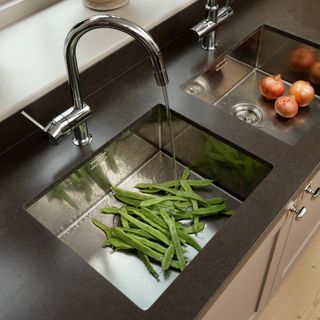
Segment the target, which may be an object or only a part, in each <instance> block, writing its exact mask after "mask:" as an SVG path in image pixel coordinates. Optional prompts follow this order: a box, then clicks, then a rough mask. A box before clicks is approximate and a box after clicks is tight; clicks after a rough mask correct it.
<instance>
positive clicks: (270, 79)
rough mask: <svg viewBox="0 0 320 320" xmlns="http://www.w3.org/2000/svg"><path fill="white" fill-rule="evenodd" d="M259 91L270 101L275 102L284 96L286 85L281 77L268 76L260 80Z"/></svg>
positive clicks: (278, 75)
mask: <svg viewBox="0 0 320 320" xmlns="http://www.w3.org/2000/svg"><path fill="white" fill-rule="evenodd" d="M259 89H260V92H261V94H262V95H263V96H264V97H265V98H266V99H268V100H275V99H277V98H279V97H280V96H282V95H283V93H284V89H285V87H284V83H283V81H282V79H281V75H280V74H277V75H274V76H266V77H264V78H262V79H261V80H260V85H259Z"/></svg>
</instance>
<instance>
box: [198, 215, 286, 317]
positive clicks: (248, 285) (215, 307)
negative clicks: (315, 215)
mask: <svg viewBox="0 0 320 320" xmlns="http://www.w3.org/2000/svg"><path fill="white" fill-rule="evenodd" d="M285 222H286V217H283V218H282V219H281V221H280V222H279V223H278V224H277V225H276V227H274V228H273V230H272V231H271V233H270V234H269V235H268V236H267V238H266V239H265V240H264V241H263V242H262V244H261V245H260V246H259V247H258V248H257V250H256V251H255V252H254V253H253V255H252V256H251V257H250V258H249V260H248V261H247V262H246V263H245V265H244V266H243V267H242V269H241V270H240V271H239V272H238V273H237V275H236V276H235V278H234V279H233V280H232V281H231V283H230V284H229V285H228V287H227V288H226V289H225V290H224V291H223V292H222V294H221V295H220V297H219V298H218V299H217V300H216V301H215V302H214V303H211V305H210V303H209V304H208V305H207V307H206V308H205V309H204V310H203V311H202V312H201V313H200V315H199V316H198V318H197V319H201V320H213V319H219V320H220V319H223V320H235V319H237V320H249V319H253V318H254V317H255V315H256V313H257V311H258V310H259V309H260V307H262V305H263V304H265V303H266V302H267V300H268V298H267V297H268V296H269V294H268V293H269V291H270V289H271V284H272V282H273V278H274V276H275V271H276V267H275V266H278V263H279V261H274V258H276V259H278V258H280V255H279V254H275V252H276V250H277V247H278V244H279V241H280V239H281V238H283V236H282V227H283V226H284V225H285ZM281 252H282V250H281ZM270 273H273V275H270ZM264 289H266V291H268V292H267V293H266V291H265V290H264Z"/></svg>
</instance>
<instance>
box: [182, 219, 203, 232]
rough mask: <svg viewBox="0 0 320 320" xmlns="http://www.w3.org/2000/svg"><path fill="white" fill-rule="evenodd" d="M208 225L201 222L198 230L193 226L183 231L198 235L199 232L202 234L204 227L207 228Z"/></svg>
mask: <svg viewBox="0 0 320 320" xmlns="http://www.w3.org/2000/svg"><path fill="white" fill-rule="evenodd" d="M205 225H206V223H205V222H201V221H200V222H199V223H198V227H197V228H196V227H195V225H191V226H189V227H186V228H184V229H183V231H184V232H185V233H188V234H191V233H198V232H201V231H202V230H203V229H204V227H205Z"/></svg>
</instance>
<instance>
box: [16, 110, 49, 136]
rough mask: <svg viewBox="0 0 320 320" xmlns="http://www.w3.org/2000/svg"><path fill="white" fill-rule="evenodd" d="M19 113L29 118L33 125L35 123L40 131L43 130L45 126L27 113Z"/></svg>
mask: <svg viewBox="0 0 320 320" xmlns="http://www.w3.org/2000/svg"><path fill="white" fill-rule="evenodd" d="M21 114H22V115H23V116H25V117H26V118H27V119H28V120H30V121H31V122H32V123H33V124H34V125H36V126H37V127H38V128H39V129H41V131H45V127H44V126H43V125H41V124H40V123H39V122H38V121H37V120H35V119H34V118H32V117H31V116H30V115H29V114H28V113H26V112H25V111H23V110H22V111H21Z"/></svg>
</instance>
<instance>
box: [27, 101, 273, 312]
mask: <svg viewBox="0 0 320 320" xmlns="http://www.w3.org/2000/svg"><path fill="white" fill-rule="evenodd" d="M161 119H166V117H165V108H164V107H162V106H161V107H156V108H154V109H153V110H151V111H150V112H148V113H147V114H146V115H144V116H143V117H142V118H141V119H140V120H138V121H137V122H136V123H134V124H133V125H132V126H131V127H130V128H129V129H127V130H125V131H124V132H123V133H122V134H120V135H119V136H118V137H116V138H115V139H114V140H113V141H112V142H110V143H108V144H107V145H106V146H105V147H104V148H103V150H102V151H100V152H99V153H98V154H97V155H95V156H94V157H93V158H92V159H91V160H90V161H89V162H88V163H86V164H84V165H83V166H82V167H80V168H78V169H77V170H75V171H74V172H72V173H71V174H69V175H68V176H67V177H66V178H65V179H64V180H63V181H61V182H59V183H58V184H57V185H55V186H53V187H52V188H51V189H50V190H49V191H47V192H46V193H45V194H42V195H41V196H39V197H38V198H37V199H36V200H34V201H33V202H32V204H31V205H30V206H29V207H28V209H27V210H28V212H29V213H30V214H31V215H32V216H33V217H35V218H36V219H37V220H38V221H40V222H41V223H42V224H43V225H44V226H45V227H46V228H47V229H49V230H50V231H51V232H52V233H53V234H54V235H55V236H56V237H58V238H59V239H60V240H61V241H63V242H64V243H65V244H67V245H68V246H69V247H70V248H71V249H73V250H74V251H75V252H76V253H77V254H78V255H79V256H80V257H81V258H83V259H84V260H85V261H86V262H87V263H88V264H89V265H91V266H92V267H93V268H94V269H95V270H96V271H98V272H99V273H100V274H101V275H102V276H103V277H104V278H106V279H107V280H108V281H109V282H111V283H112V284H113V285H114V286H115V287H117V288H118V289H119V290H120V291H121V292H122V293H123V294H125V295H126V296H127V297H128V298H129V299H131V300H132V301H133V302H134V303H135V304H136V305H138V306H139V307H140V308H142V309H148V308H149V307H150V306H151V305H152V304H153V303H154V302H155V301H156V300H157V299H158V298H159V296H160V295H161V294H162V293H163V292H164V291H165V290H166V289H167V288H168V286H169V285H170V284H171V283H172V282H173V281H174V279H175V278H176V277H177V276H178V275H179V273H178V272H175V271H171V270H170V271H169V272H167V273H166V274H163V273H162V272H161V267H160V266H158V265H157V266H155V267H156V268H157V271H158V272H159V273H160V281H159V282H157V281H156V280H155V279H154V278H153V277H151V276H150V275H149V274H148V273H147V272H146V270H145V267H144V265H143V264H142V262H141V261H140V260H139V259H138V258H137V257H136V256H134V255H131V254H129V253H124V252H116V253H115V252H112V249H110V248H105V249H104V248H101V244H102V243H103V241H104V240H105V236H104V234H103V233H102V232H101V231H100V230H98V229H97V228H96V227H94V226H93V225H92V223H91V219H93V218H96V219H98V220H100V221H101V222H103V223H104V224H106V225H109V226H112V225H113V224H114V217H113V216H110V215H102V214H101V213H100V208H102V207H105V206H116V205H117V204H118V205H119V203H117V201H116V200H115V199H114V198H113V196H112V195H111V194H110V186H111V185H119V186H121V187H123V188H127V189H130V188H133V187H134V185H136V184H137V183H138V182H163V181H166V180H169V179H172V175H173V174H172V157H171V153H170V150H171V147H170V143H169V134H168V128H167V124H166V123H165V122H162V121H161ZM172 124H173V130H174V140H175V147H176V156H177V161H178V163H177V167H178V168H177V169H178V174H181V173H182V171H183V169H184V168H185V166H190V168H191V169H192V176H193V178H201V177H205V178H215V179H216V181H215V184H214V185H211V186H210V187H208V188H206V189H205V190H203V191H202V192H203V193H202V195H203V196H204V197H215V196H222V197H225V198H227V201H228V204H229V208H231V209H236V208H237V207H239V205H241V203H242V201H243V200H245V199H246V198H247V197H248V195H249V194H250V193H251V192H252V191H253V189H254V188H255V187H256V186H257V185H258V184H259V183H260V182H261V181H262V179H263V178H264V177H265V176H266V175H267V174H268V172H270V170H271V167H270V166H269V165H268V164H266V163H264V162H263V161H261V160H259V159H256V158H254V157H253V156H251V155H248V154H246V153H245V152H243V151H241V150H238V149H236V148H234V147H231V146H229V145H228V144H226V143H225V142H222V141H221V140H219V139H218V138H215V137H213V136H211V135H209V134H208V133H205V132H204V131H202V130H200V129H198V128H196V127H195V126H193V125H192V124H190V123H189V122H186V121H184V120H182V119H181V118H178V117H177V116H176V115H174V117H173V119H172ZM227 219H228V218H227V217H224V216H220V217H218V216H217V217H211V218H208V219H207V220H206V221H207V224H206V227H205V229H204V231H203V232H201V233H199V234H198V235H197V241H198V242H199V243H200V245H201V246H202V247H203V246H205V244H206V243H207V242H208V241H209V240H210V239H211V238H212V237H213V236H214V234H215V233H216V232H217V231H218V230H219V229H220V228H221V227H222V225H223V224H224V223H225V222H226V221H227ZM196 253H197V252H196V251H195V250H194V249H193V248H190V249H188V251H187V253H186V257H187V259H188V261H191V260H192V259H193V258H194V257H195V256H196Z"/></svg>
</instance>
